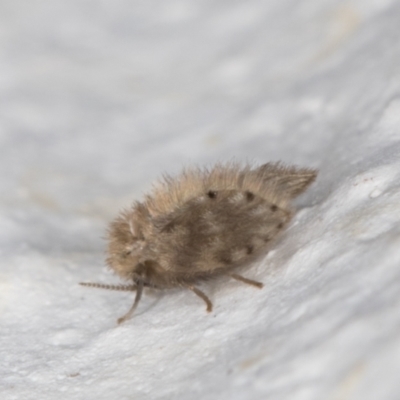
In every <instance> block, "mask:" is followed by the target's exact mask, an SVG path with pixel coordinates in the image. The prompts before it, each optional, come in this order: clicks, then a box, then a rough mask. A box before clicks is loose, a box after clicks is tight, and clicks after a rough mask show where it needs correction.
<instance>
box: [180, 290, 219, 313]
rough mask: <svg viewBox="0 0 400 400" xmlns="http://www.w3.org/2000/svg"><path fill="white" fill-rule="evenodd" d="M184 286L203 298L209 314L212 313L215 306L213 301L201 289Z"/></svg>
mask: <svg viewBox="0 0 400 400" xmlns="http://www.w3.org/2000/svg"><path fill="white" fill-rule="evenodd" d="M184 286H185V287H186V288H188V289H190V290H191V291H192V292H193V293H194V294H197V296H199V297H201V298H202V299H203V300H204V302H205V303H206V304H207V311H208V312H210V311H212V307H213V305H212V303H211V300H210V299H209V298H208V297H207V296H206V295H205V294H204V293H203V292H202V291H201V290H200V289H197V287H195V286H192V285H184Z"/></svg>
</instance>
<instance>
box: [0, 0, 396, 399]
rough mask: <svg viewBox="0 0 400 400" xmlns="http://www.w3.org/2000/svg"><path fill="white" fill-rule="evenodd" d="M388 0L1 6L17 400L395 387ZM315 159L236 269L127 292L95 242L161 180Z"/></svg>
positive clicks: (4, 341) (2, 377) (8, 332)
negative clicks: (111, 285)
mask: <svg viewBox="0 0 400 400" xmlns="http://www.w3.org/2000/svg"><path fill="white" fill-rule="evenodd" d="M399 26H400V3H399V2H398V1H394V0H393V1H390V0H386V1H382V0H368V1H366V0H363V1H361V0H354V1H348V2H342V1H334V0H326V1H320V0H302V1H299V0H273V1H268V2H260V1H257V0H247V1H239V2H233V1H218V0H217V1H216V0H213V1H211V0H210V1H190V0H158V1H151V0H150V1H128V0H126V1H124V0H115V1H108V2H107V1H106V2H99V1H84V0H69V1H66V0H65V1H35V0H33V1H28V0H25V1H24V0H23V1H11V0H6V1H2V2H1V4H0V44H1V47H0V54H1V57H0V70H1V74H0V101H1V107H0V146H1V147H0V152H1V153H0V169H1V171H2V174H1V178H0V184H1V196H0V246H1V252H0V340H1V342H0V346H1V347H0V388H1V398H2V399H5V400H11V399H18V400H21V399H24V400H30V399H32V400H33V399H35V400H36V399H40V400H48V399H49V400H53V399H55V398H57V399H82V400H87V399H96V400H103V399H107V400H108V399H112V400H113V399H118V400H125V399H126V400H128V399H200V398H207V399H229V400H231V399H233V400H236V399H252V400H257V399H260V400H261V399H274V400H279V399H284V400H286V399H287V400H322V399H324V400H325V399H327V400H348V399H352V400H353V399H354V400H389V399H390V400H392V399H393V400H398V399H399V398H400V383H399V382H400V381H399V370H400V312H399V309H400V157H399V155H400V29H399ZM232 157H234V158H236V159H237V160H253V161H256V162H265V161H276V160H279V159H280V160H283V161H286V162H288V163H296V164H299V165H301V166H310V167H316V168H320V175H319V178H318V181H317V182H316V184H315V185H314V186H313V187H312V188H311V190H309V191H308V192H307V194H306V195H304V196H303V197H302V198H301V199H299V207H300V208H301V210H300V211H299V213H298V214H297V216H296V218H295V220H294V222H293V224H292V225H291V227H290V229H289V230H288V231H287V233H286V235H285V236H284V237H283V238H282V240H281V242H280V243H279V245H278V246H277V248H276V250H275V251H273V252H272V253H271V254H270V255H269V256H268V257H267V258H266V259H264V260H261V262H259V263H258V264H257V265H255V266H254V267H252V268H251V269H249V271H248V273H247V276H249V277H255V278H256V279H260V280H262V281H263V282H264V283H265V287H264V289H263V290H261V291H258V290H256V289H253V288H251V287H247V286H246V285H241V284H240V283H238V282H235V281H231V280H222V281H218V282H216V283H215V284H212V285H209V286H208V285H207V286H206V287H205V288H204V290H205V291H206V292H207V293H209V294H210V297H211V298H212V300H213V302H214V305H215V311H214V312H213V313H212V314H211V315H208V314H207V313H206V312H205V310H204V305H203V304H202V302H201V300H199V299H198V298H196V297H195V296H194V295H193V294H192V293H190V292H182V291H173V292H170V293H168V292H167V293H164V294H161V293H155V294H148V295H146V296H145V297H144V299H143V301H142V303H141V304H140V308H139V310H138V312H137V314H136V316H135V318H134V319H133V320H131V321H129V322H128V323H125V324H124V325H122V326H119V327H116V318H117V317H119V316H120V315H122V314H123V313H124V312H125V311H126V310H127V309H128V308H129V306H130V304H131V301H132V294H129V293H128V294H126V293H117V292H109V291H101V290H95V289H90V288H83V287H80V286H78V282H80V281H88V280H89V281H103V282H116V281H117V279H116V278H115V277H113V276H112V275H111V273H110V272H108V271H107V270H106V268H105V267H104V261H103V250H104V247H105V244H104V242H103V241H102V239H101V236H102V235H103V233H104V230H105V227H106V225H107V222H108V221H109V220H110V219H111V218H112V217H113V216H114V215H115V214H116V213H117V212H118V210H119V209H120V208H121V207H122V206H126V205H128V204H129V203H130V202H131V201H132V200H133V199H135V198H136V199H138V198H140V196H141V195H142V193H143V192H144V191H145V190H147V189H148V188H149V187H150V183H151V181H152V180H154V179H155V178H157V177H158V176H159V175H160V174H161V173H162V172H165V171H166V172H169V173H172V174H174V173H177V172H178V171H179V170H180V169H181V167H182V166H184V165H188V164H193V163H196V164H200V165H204V164H209V163H213V162H215V161H222V160H230V159H232Z"/></svg>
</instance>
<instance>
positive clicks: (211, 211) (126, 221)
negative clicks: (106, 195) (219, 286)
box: [84, 163, 317, 322]
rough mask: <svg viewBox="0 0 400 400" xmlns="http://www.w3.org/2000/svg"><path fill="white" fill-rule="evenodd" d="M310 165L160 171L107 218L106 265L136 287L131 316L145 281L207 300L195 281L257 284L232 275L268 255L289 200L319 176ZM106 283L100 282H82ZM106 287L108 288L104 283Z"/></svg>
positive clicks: (209, 305) (283, 222)
mask: <svg viewBox="0 0 400 400" xmlns="http://www.w3.org/2000/svg"><path fill="white" fill-rule="evenodd" d="M316 174H317V173H316V171H315V170H312V169H308V168H296V167H287V166H283V165H281V164H279V163H275V164H273V163H267V164H264V165H262V166H260V167H257V168H252V167H251V166H250V165H245V166H241V165H239V164H225V165H222V164H221V165H217V166H215V167H214V168H212V169H210V170H208V169H188V170H185V171H184V172H183V173H182V175H181V176H179V177H178V178H175V179H173V178H171V177H169V176H165V177H164V179H163V181H161V182H160V183H159V184H158V185H157V186H156V187H155V188H154V190H153V192H152V193H151V194H150V195H148V196H146V197H145V199H144V201H143V202H136V203H135V204H134V205H133V207H132V208H131V209H130V210H126V211H124V212H122V213H121V215H120V216H119V217H118V218H117V219H116V220H115V221H114V222H112V223H111V225H110V228H109V232H108V239H109V245H108V254H109V255H108V258H107V263H108V265H109V266H110V267H111V268H112V269H113V270H114V271H115V272H116V273H117V274H118V275H120V276H121V277H122V278H124V279H126V280H128V281H130V282H131V285H129V286H121V287H111V288H112V289H115V288H117V289H122V290H136V298H135V302H134V304H133V306H132V308H131V310H130V311H129V312H128V313H127V314H126V315H125V316H124V317H122V318H120V319H119V322H122V321H124V320H126V319H128V318H129V317H130V316H131V315H132V313H133V311H134V309H135V308H136V306H137V304H138V303H139V300H140V297H141V294H142V291H143V288H144V287H153V288H156V289H167V288H174V287H185V288H188V289H190V290H192V291H193V292H194V293H195V294H197V295H198V296H200V297H201V298H202V299H203V300H204V301H205V302H206V304H207V310H208V311H211V309H212V303H211V301H210V300H209V299H208V297H207V296H206V295H205V294H204V293H203V292H202V291H200V290H199V289H198V288H197V287H196V285H197V284H198V283H199V282H201V281H203V280H207V279H210V278H214V277H216V276H220V275H229V276H231V277H232V278H234V279H237V280H241V281H243V282H245V283H248V284H252V285H254V286H258V287H262V284H261V283H259V282H255V281H252V280H250V279H247V278H244V277H242V276H241V275H238V274H237V273H235V270H236V268H238V267H241V266H244V265H247V264H249V263H250V262H251V261H253V260H254V259H255V258H256V257H258V256H260V255H261V254H263V253H265V252H266V251H267V250H268V249H269V248H270V247H271V244H272V242H273V241H274V239H276V238H277V237H278V236H279V234H280V232H282V230H283V228H284V227H285V226H286V225H287V224H288V222H289V221H290V219H291V218H292V216H293V212H294V211H293V208H292V206H291V204H290V203H291V201H292V199H293V198H294V197H296V196H298V195H299V194H300V193H302V192H303V191H304V190H305V189H306V188H307V187H308V186H309V185H310V184H311V183H312V182H313V181H314V180H315V177H316ZM84 285H86V286H97V287H104V288H107V285H102V284H85V283H84ZM108 288H110V287H108Z"/></svg>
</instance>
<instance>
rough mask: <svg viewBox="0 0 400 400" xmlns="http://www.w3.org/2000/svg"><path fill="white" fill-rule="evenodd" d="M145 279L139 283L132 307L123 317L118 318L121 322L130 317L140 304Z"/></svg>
mask: <svg viewBox="0 0 400 400" xmlns="http://www.w3.org/2000/svg"><path fill="white" fill-rule="evenodd" d="M143 286H144V285H143V281H139V282H138V283H137V290H136V296H135V301H134V302H133V304H132V307H131V309H130V310H129V311H128V312H127V313H126V314H125V315H124V316H122V317H121V318H118V323H119V324H121V323H122V322H124V321H126V320H127V319H129V318H130V317H131V316H132V314H133V313H134V312H135V309H136V307H137V305H138V304H139V301H140V298H141V297H142V292H143Z"/></svg>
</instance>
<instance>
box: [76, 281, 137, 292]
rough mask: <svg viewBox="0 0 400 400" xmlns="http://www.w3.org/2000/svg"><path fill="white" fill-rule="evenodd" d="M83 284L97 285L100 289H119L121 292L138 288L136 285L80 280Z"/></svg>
mask: <svg viewBox="0 0 400 400" xmlns="http://www.w3.org/2000/svg"><path fill="white" fill-rule="evenodd" d="M79 284H80V285H82V286H88V287H95V288H99V289H107V290H119V291H121V292H133V291H135V290H136V289H137V286H136V285H106V284H104V283H94V282H79Z"/></svg>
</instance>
